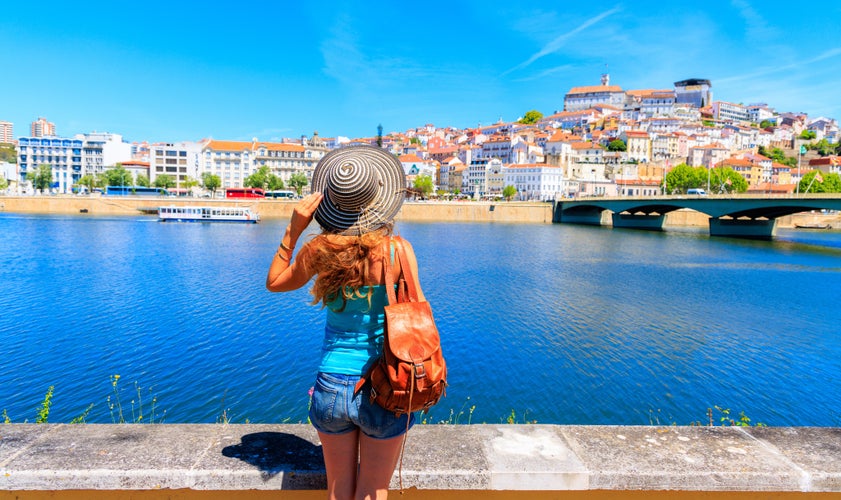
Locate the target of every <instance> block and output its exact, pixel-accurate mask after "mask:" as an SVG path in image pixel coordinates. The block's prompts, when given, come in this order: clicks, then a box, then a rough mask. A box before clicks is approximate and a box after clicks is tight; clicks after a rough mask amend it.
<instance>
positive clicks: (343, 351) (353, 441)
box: [266, 146, 424, 499]
mask: <svg viewBox="0 0 841 500" xmlns="http://www.w3.org/2000/svg"><path fill="white" fill-rule="evenodd" d="M404 187H405V174H404V173H403V167H402V165H401V164H400V163H399V162H398V161H397V159H396V158H395V157H394V156H393V155H391V154H389V153H387V152H385V151H383V150H382V149H379V148H375V147H370V146H353V147H348V148H343V149H338V150H334V151H332V152H330V153H328V154H327V155H325V156H324V158H322V159H321V161H319V162H318V165H316V167H315V171H314V172H313V180H312V190H313V194H311V195H309V196H307V197H306V198H304V199H303V200H301V201H300V202H299V203H298V205H296V207H295V209H294V211H293V212H292V219H291V221H290V223H289V226H288V227H287V228H286V232H285V234H284V235H283V238H282V239H281V242H280V247H279V248H278V249H277V252H276V253H275V255H274V257H273V258H272V263H271V266H270V267H269V273H268V276H267V277H266V288H268V289H269V290H271V291H273V292H287V291H290V290H295V289H298V288H301V287H302V286H304V285H306V284H307V283H308V282H309V280H310V279H311V278H312V277H313V276H315V277H316V279H315V284H314V285H313V288H312V293H313V295H314V299H313V304H315V303H319V302H320V303H321V304H322V307H324V308H325V309H326V310H327V324H326V327H325V333H324V342H323V344H322V351H321V362H320V364H319V369H318V374H317V378H316V383H315V389H314V393H313V396H312V406H311V409H310V420H311V421H312V423H313V426H315V428H316V430H317V431H318V436H319V438H320V439H321V444H322V450H323V452H324V464H325V467H326V469H327V492H328V494H329V497H330V498H337V499H338V498H386V497H387V495H388V484H389V481H390V479H391V476H392V474H393V473H394V467H395V465H396V464H397V459H398V457H399V454H400V447H401V442H402V436H403V434H404V433H405V432H406V431H407V430H408V428H409V427H411V425H412V424H413V423H414V415H411V414H408V415H406V414H404V415H402V416H401V417H396V416H395V415H394V414H393V413H391V412H389V411H387V410H384V409H383V408H381V407H379V406H378V405H377V404H376V403H372V402H370V400H369V395H370V387H369V386H368V385H365V386H363V388H362V389H361V390H360V391H359V392H358V393H356V394H354V386H355V385H356V383H357V381H359V379H360V378H361V376H362V375H364V374H366V373H367V371H368V368H369V367H370V366H371V365H372V364H373V363H374V361H376V359H377V358H378V357H379V356H380V354H381V352H382V342H383V321H384V311H383V308H384V307H385V305H386V304H387V303H388V299H387V296H386V291H385V286H384V283H385V276H384V270H385V267H384V262H383V260H384V259H385V258H389V259H390V260H391V270H392V275H393V279H394V282H395V283H396V282H397V281H398V279H399V277H400V273H401V272H403V271H404V270H402V269H401V268H400V262H399V260H397V259H395V258H394V247H393V245H392V244H391V231H392V224H393V219H394V216H395V215H396V214H397V212H398V211H399V210H400V206H401V205H402V203H403V198H404V190H405V188H404ZM313 218H315V219H316V221H318V223H319V224H320V225H321V228H322V233H321V234H319V235H317V236H315V237H313V238H312V239H310V240H309V241H307V242H306V243H305V244H304V245H303V247H302V248H301V249H300V250H299V251H298V253H297V255H296V256H295V258H294V260H293V258H292V254H293V250H294V249H295V246H296V244H297V243H298V239H299V238H300V236H301V234H302V233H303V232H304V230H305V229H306V228H307V226H308V225H309V223H310V222H311V221H312V219H313ZM403 249H404V250H405V254H406V256H407V257H408V263H409V266H410V268H411V269H409V270H405V272H412V273H414V276H417V262H416V260H415V255H414V252H413V250H412V247H411V245H409V244H408V242H406V241H404V242H403ZM419 295H420V299H421V300H424V299H423V296H422V292H421V291H420V290H419Z"/></svg>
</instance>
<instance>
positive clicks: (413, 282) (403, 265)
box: [394, 236, 418, 302]
mask: <svg viewBox="0 0 841 500" xmlns="http://www.w3.org/2000/svg"><path fill="white" fill-rule="evenodd" d="M394 241H395V243H396V244H397V258H398V259H400V276H402V278H401V281H403V280H405V290H403V289H402V288H403V287H401V290H400V291H405V292H408V300H405V301H406V302H417V301H418V282H417V279H416V278H415V273H413V272H412V268H411V267H410V266H409V257H408V256H407V255H406V250H404V249H403V238H401V237H400V236H396V237H395V238H394ZM400 302H404V300H400Z"/></svg>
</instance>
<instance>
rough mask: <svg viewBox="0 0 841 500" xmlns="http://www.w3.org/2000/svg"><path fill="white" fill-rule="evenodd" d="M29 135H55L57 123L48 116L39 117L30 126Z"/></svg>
mask: <svg viewBox="0 0 841 500" xmlns="http://www.w3.org/2000/svg"><path fill="white" fill-rule="evenodd" d="M29 135H30V136H31V137H53V136H55V135H56V133H55V123H52V122H48V121H47V119H46V118H42V117H38V119H37V120H35V121H34V122H32V124H31V125H30V126H29Z"/></svg>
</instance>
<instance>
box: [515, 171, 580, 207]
mask: <svg viewBox="0 0 841 500" xmlns="http://www.w3.org/2000/svg"><path fill="white" fill-rule="evenodd" d="M503 176H504V180H503V183H504V185H505V186H514V188H515V189H516V190H517V194H516V196H515V198H516V199H518V200H536V201H537V200H539V201H552V200H557V199H560V198H569V197H572V196H575V195H576V194H577V193H578V182H576V181H571V180H567V178H566V177H565V176H564V169H563V168H561V167H556V166H553V165H549V164H546V163H533V164H523V165H506V167H505V169H504V173H503Z"/></svg>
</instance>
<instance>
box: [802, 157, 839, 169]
mask: <svg viewBox="0 0 841 500" xmlns="http://www.w3.org/2000/svg"><path fill="white" fill-rule="evenodd" d="M809 165H829V166H833V167H835V166H839V165H841V156H825V157H823V158H815V159H813V160H809Z"/></svg>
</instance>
